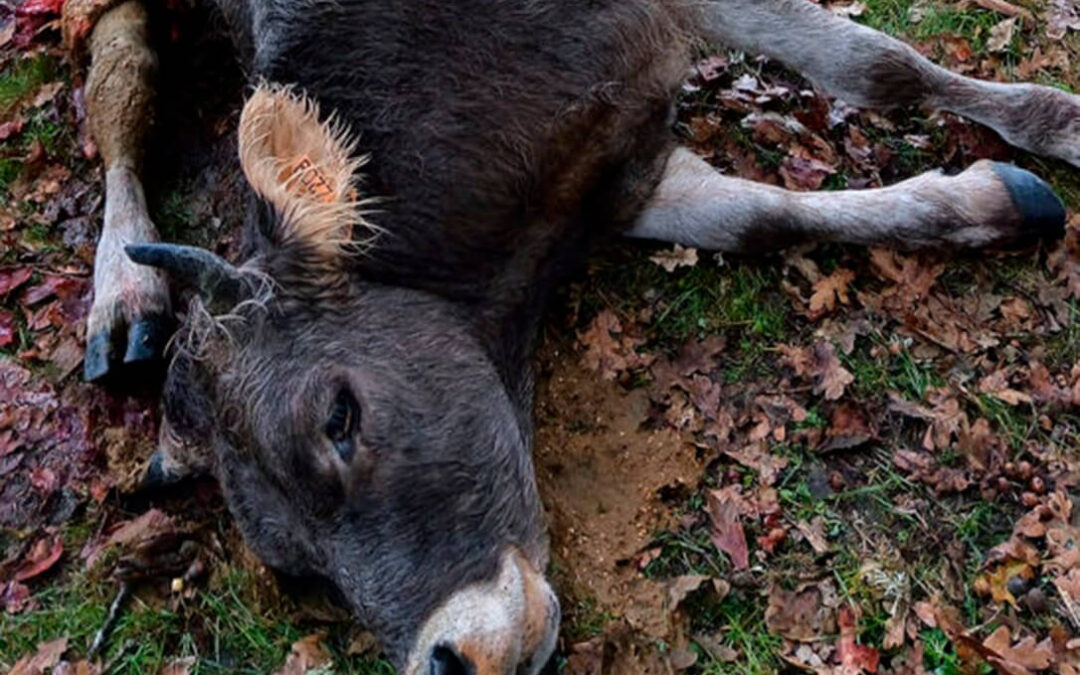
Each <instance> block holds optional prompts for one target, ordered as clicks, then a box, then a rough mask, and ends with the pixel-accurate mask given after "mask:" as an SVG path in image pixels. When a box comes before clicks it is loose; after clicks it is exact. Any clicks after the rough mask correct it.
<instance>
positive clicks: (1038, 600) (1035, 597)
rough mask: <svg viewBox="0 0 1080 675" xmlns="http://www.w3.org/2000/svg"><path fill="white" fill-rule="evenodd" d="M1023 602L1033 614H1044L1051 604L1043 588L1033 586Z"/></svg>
mask: <svg viewBox="0 0 1080 675" xmlns="http://www.w3.org/2000/svg"><path fill="white" fill-rule="evenodd" d="M1021 603H1023V605H1024V606H1025V607H1027V609H1028V611H1029V612H1031V613H1032V614H1042V613H1043V612H1045V611H1046V610H1047V609H1048V608H1049V606H1050V602H1049V600H1047V598H1046V593H1043V591H1042V589H1041V588H1033V589H1031V590H1030V591H1028V593H1027V595H1025V596H1024V597H1023V599H1022V600H1021Z"/></svg>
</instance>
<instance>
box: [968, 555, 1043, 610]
mask: <svg viewBox="0 0 1080 675" xmlns="http://www.w3.org/2000/svg"><path fill="white" fill-rule="evenodd" d="M1013 577H1018V578H1020V579H1024V580H1029V581H1030V580H1031V579H1033V578H1034V577H1035V570H1033V569H1032V567H1031V565H1029V564H1028V563H1026V562H1024V561H1022V560H1007V561H1006V562H1004V563H1002V564H1000V565H995V566H994V568H993V569H991V570H990V571H988V572H987V573H986V574H984V575H983V576H982V577H981V578H980V582H981V583H983V584H985V587H986V590H987V591H989V593H990V597H992V598H993V599H994V602H996V603H998V604H999V605H1000V604H1003V603H1006V602H1007V603H1009V604H1010V605H1012V606H1013V607H1017V606H1018V603H1017V601H1016V598H1015V597H1014V596H1013V594H1012V592H1010V591H1009V580H1010V579H1012V578H1013Z"/></svg>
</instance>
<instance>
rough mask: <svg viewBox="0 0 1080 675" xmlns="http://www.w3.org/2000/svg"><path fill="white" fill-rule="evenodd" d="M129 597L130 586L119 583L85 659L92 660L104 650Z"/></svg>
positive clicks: (125, 583) (123, 582)
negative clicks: (118, 587) (103, 621)
mask: <svg viewBox="0 0 1080 675" xmlns="http://www.w3.org/2000/svg"><path fill="white" fill-rule="evenodd" d="M129 597H131V584H129V583H128V582H126V581H122V582H120V590H119V591H118V592H117V593H116V597H115V598H113V601H112V604H111V605H109V614H108V616H106V617H105V623H103V624H102V625H101V628H100V629H98V632H97V634H95V635H94V641H93V642H92V643H90V651H89V652H88V653H87V658H90V659H92V658H94V657H95V656H97V655H98V654H99V653H100V652H101V651H102V650H103V649H104V648H105V644H106V643H107V642H108V640H109V635H110V634H111V633H112V632H113V629H114V628H115V627H116V621H117V620H118V619H119V618H120V610H121V609H123V606H124V603H126V602H127V599H128V598H129Z"/></svg>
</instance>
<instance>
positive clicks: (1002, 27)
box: [986, 17, 1019, 52]
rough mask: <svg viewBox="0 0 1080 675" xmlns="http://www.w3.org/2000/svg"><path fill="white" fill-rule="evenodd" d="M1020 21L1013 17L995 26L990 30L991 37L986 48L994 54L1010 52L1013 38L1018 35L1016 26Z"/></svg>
mask: <svg viewBox="0 0 1080 675" xmlns="http://www.w3.org/2000/svg"><path fill="white" fill-rule="evenodd" d="M1018 21H1019V19H1017V18H1016V17H1012V18H1010V19H1005V20H1004V21H1002V22H1001V23H999V24H997V25H995V26H994V27H993V28H991V29H990V37H989V38H988V39H987V41H986V48H987V49H989V50H990V51H992V52H1003V51H1006V50H1008V48H1009V45H1011V44H1012V41H1013V36H1014V35H1015V34H1016V24H1017V23H1018Z"/></svg>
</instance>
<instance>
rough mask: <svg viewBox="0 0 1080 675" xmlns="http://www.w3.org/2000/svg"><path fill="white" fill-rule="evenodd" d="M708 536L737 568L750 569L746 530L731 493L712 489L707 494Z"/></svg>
mask: <svg viewBox="0 0 1080 675" xmlns="http://www.w3.org/2000/svg"><path fill="white" fill-rule="evenodd" d="M708 507H709V521H710V523H711V527H710V528H709V538H710V539H712V543H713V546H715V547H716V549H717V550H718V551H720V552H721V553H724V554H726V555H727V556H728V557H729V558H731V563H732V564H733V565H734V566H735V569H737V570H746V569H750V552H749V549H748V547H747V544H746V532H745V531H744V530H743V526H742V522H741V521H740V520H739V506H738V504H736V502H735V500H734V499H732V498H731V494H730V493H727V492H723V491H720V490H712V491H710V492H709V495H708Z"/></svg>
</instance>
